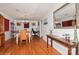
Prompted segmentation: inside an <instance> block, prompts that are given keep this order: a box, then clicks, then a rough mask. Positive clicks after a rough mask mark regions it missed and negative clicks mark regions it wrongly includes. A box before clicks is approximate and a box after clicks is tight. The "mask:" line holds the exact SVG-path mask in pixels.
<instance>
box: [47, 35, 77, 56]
mask: <svg viewBox="0 0 79 59" xmlns="http://www.w3.org/2000/svg"><path fill="white" fill-rule="evenodd" d="M48 38H50V39H51V47H53V41H56V42H57V43H60V44H61V45H63V46H65V47H67V48H68V55H71V54H72V48H75V47H76V44H75V43H73V42H72V41H70V42H68V41H66V40H65V39H63V38H60V37H58V36H55V35H47V48H48V42H49V40H48Z"/></svg>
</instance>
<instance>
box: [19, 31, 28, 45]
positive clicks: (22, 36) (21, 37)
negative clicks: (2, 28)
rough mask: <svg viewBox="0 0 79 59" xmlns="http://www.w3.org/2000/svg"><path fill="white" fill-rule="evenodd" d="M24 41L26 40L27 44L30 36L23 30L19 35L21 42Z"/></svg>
mask: <svg viewBox="0 0 79 59" xmlns="http://www.w3.org/2000/svg"><path fill="white" fill-rule="evenodd" d="M23 40H26V43H27V41H28V34H27V31H26V30H21V31H20V33H19V42H20V44H21V43H22V41H23Z"/></svg>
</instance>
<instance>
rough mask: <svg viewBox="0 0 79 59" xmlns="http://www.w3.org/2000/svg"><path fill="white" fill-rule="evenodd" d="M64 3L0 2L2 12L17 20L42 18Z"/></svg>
mask: <svg viewBox="0 0 79 59" xmlns="http://www.w3.org/2000/svg"><path fill="white" fill-rule="evenodd" d="M63 4H64V3H0V12H2V13H4V14H6V15H7V16H9V17H11V18H13V19H15V20H17V19H19V20H30V19H32V20H40V19H42V18H43V17H44V16H45V15H47V14H48V13H49V12H51V11H54V10H56V9H58V8H59V7H60V6H62V5H63Z"/></svg>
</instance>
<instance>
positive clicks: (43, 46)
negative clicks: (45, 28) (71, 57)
mask: <svg viewBox="0 0 79 59" xmlns="http://www.w3.org/2000/svg"><path fill="white" fill-rule="evenodd" d="M0 55H60V53H59V52H58V51H57V50H55V49H54V48H51V47H50V46H49V48H47V43H46V42H45V41H44V40H42V39H40V38H39V37H37V36H33V39H32V40H31V43H30V44H29V43H27V44H26V43H25V42H23V43H22V44H21V45H20V46H19V45H17V44H16V40H15V39H10V40H8V41H6V42H5V45H4V46H3V47H0Z"/></svg>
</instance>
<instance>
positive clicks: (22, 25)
mask: <svg viewBox="0 0 79 59" xmlns="http://www.w3.org/2000/svg"><path fill="white" fill-rule="evenodd" d="M14 22H15V30H22V29H25V28H24V22H29V28H27V29H28V30H30V31H31V29H32V28H35V29H36V28H38V21H32V20H31V21H30V20H29V21H27V20H25V21H22V20H16V21H14ZM17 22H21V25H20V26H17V24H16V23H17ZM33 22H34V23H35V24H36V25H35V26H32V24H31V23H33Z"/></svg>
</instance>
